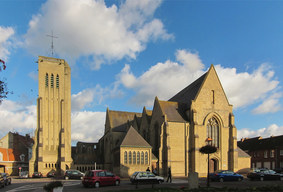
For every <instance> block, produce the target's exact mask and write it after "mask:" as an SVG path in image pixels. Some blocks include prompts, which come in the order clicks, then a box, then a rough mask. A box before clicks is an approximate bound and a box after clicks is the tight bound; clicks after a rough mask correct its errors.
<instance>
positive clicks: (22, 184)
mask: <svg viewBox="0 0 283 192" xmlns="http://www.w3.org/2000/svg"><path fill="white" fill-rule="evenodd" d="M52 180H54V179H52V178H30V179H19V178H17V177H14V178H13V180H12V184H11V185H9V186H5V187H4V188H2V189H0V190H1V191H6V192H17V191H26V192H29V191H32V192H43V191H44V190H43V189H42V186H43V185H45V184H47V183H49V182H51V181H52ZM62 181H63V182H64V189H63V191H64V192H76V191H93V190H94V189H95V188H94V187H89V188H84V187H83V186H82V184H81V181H80V180H62ZM199 184H200V186H201V187H205V186H206V178H199ZM282 184H283V181H250V180H249V179H247V178H244V180H243V181H241V182H238V181H231V182H210V185H211V186H212V187H224V186H227V187H239V188H243V187H251V186H263V185H282ZM159 186H162V187H170V188H181V187H182V186H184V187H187V186H188V182H187V179H186V178H173V179H172V183H163V184H161V185H159V184H156V185H155V186H154V187H155V188H158V187H159ZM151 187H152V185H151V184H142V185H139V186H138V188H139V189H142V188H151ZM131 189H133V190H135V189H136V186H135V185H133V184H131V182H130V181H129V180H127V179H122V181H121V183H120V185H119V186H102V187H100V188H98V189H95V191H96V192H100V191H111V190H113V191H115V190H128V191H129V190H131Z"/></svg>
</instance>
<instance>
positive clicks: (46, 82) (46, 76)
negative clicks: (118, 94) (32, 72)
mask: <svg viewBox="0 0 283 192" xmlns="http://www.w3.org/2000/svg"><path fill="white" fill-rule="evenodd" d="M45 87H48V74H47V73H46V75H45Z"/></svg>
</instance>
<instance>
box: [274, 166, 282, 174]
mask: <svg viewBox="0 0 283 192" xmlns="http://www.w3.org/2000/svg"><path fill="white" fill-rule="evenodd" d="M273 171H275V172H276V173H283V167H278V168H275V169H273Z"/></svg>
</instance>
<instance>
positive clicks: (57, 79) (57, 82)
mask: <svg viewBox="0 0 283 192" xmlns="http://www.w3.org/2000/svg"><path fill="white" fill-rule="evenodd" d="M56 88H59V75H57V76H56Z"/></svg>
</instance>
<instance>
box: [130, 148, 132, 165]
mask: <svg viewBox="0 0 283 192" xmlns="http://www.w3.org/2000/svg"><path fill="white" fill-rule="evenodd" d="M131 163H132V152H131V151H130V152H129V164H131Z"/></svg>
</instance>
